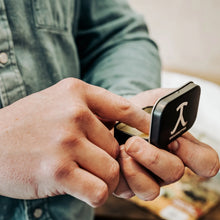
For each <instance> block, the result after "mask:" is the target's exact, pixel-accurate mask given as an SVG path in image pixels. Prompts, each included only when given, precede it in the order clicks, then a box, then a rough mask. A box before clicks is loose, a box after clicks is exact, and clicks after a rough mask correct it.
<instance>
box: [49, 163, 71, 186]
mask: <svg viewBox="0 0 220 220" xmlns="http://www.w3.org/2000/svg"><path fill="white" fill-rule="evenodd" d="M72 169H73V168H72V167H71V168H70V166H67V165H66V164H65V165H64V164H63V163H62V162H60V163H58V165H57V166H56V167H54V169H53V170H52V173H51V175H52V177H53V179H55V180H56V181H58V182H59V181H61V180H63V179H65V178H67V177H68V176H69V175H70V173H71V172H72Z"/></svg>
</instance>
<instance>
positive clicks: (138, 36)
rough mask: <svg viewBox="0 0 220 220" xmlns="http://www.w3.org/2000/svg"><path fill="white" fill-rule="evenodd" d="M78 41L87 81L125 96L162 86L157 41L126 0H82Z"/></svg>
mask: <svg viewBox="0 0 220 220" xmlns="http://www.w3.org/2000/svg"><path fill="white" fill-rule="evenodd" d="M76 41H77V45H78V52H79V58H80V61H81V77H82V79H83V80H85V81H86V82H88V83H90V84H94V85H97V86H101V87H103V88H106V89H108V90H110V91H111V92H113V93H116V94H119V95H121V96H125V97H130V96H133V95H135V94H137V93H139V92H141V91H144V90H148V89H152V88H155V87H160V71H161V62H160V58H159V53H158V48H157V45H156V44H155V43H154V42H153V41H152V39H151V38H150V37H149V33H148V29H147V27H146V24H145V22H144V20H143V18H142V16H140V15H138V14H136V13H135V12H134V11H132V10H131V8H130V7H129V5H128V4H127V2H126V1H124V0H111V1H109V0H92V1H91V0H81V7H80V17H79V26H78V33H77V38H76Z"/></svg>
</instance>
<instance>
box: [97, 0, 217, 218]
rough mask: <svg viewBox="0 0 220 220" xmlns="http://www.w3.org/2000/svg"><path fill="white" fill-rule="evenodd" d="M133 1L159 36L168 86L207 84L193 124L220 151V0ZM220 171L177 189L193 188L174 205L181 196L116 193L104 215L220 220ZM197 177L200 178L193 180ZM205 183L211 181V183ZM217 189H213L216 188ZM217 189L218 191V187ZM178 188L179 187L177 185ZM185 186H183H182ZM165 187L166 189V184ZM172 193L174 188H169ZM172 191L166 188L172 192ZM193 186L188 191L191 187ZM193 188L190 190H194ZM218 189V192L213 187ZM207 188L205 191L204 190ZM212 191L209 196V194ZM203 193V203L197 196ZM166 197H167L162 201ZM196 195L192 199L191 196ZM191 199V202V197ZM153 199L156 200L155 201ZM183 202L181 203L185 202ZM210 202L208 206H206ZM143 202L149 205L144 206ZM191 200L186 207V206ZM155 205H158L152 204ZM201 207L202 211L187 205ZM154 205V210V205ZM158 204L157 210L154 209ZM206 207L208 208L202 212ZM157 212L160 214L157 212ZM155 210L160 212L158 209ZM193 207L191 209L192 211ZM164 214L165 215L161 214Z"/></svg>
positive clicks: (198, 134) (101, 212)
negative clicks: (119, 195)
mask: <svg viewBox="0 0 220 220" xmlns="http://www.w3.org/2000/svg"><path fill="white" fill-rule="evenodd" d="M128 1H129V4H130V5H131V7H132V8H133V9H134V10H135V11H137V12H138V13H140V14H142V15H143V16H144V19H145V20H146V23H147V25H148V28H149V32H150V35H151V37H152V38H153V40H155V42H156V43H157V45H158V46H159V51H160V55H161V59H162V87H179V86H182V85H183V84H184V83H186V82H188V81H194V82H195V83H196V84H198V85H200V86H201V98H200V105H199V112H198V116H197V120H196V122H195V124H194V125H193V128H192V129H191V130H190V131H191V133H193V134H194V135H195V136H196V137H197V138H198V139H200V140H201V141H203V142H206V143H207V144H209V145H211V146H212V147H213V148H215V150H216V151H217V152H218V153H219V155H220V116H219V114H220V1H219V0H208V1H207V0H192V1H186V0H166V1H164V0H128ZM219 176H220V175H219V174H218V175H217V176H216V177H215V178H212V179H211V180H208V181H204V182H203V180H198V179H197V180H195V177H192V179H190V180H189V184H186V182H185V183H184V184H183V185H181V184H180V185H175V186H174V187H173V189H172V187H171V193H172V194H173V195H174V194H176V193H177V194H178V193H179V191H178V190H176V189H174V188H175V187H177V188H178V189H181V187H183V188H187V190H186V189H184V190H182V189H181V190H182V192H181V193H182V194H181V193H179V194H181V195H184V196H186V197H187V195H188V197H187V198H184V199H186V200H185V201H182V203H181V204H182V207H181V208H180V209H177V205H170V204H171V203H173V201H181V199H182V198H181V199H180V197H178V196H177V197H176V198H174V200H173V201H172V200H169V201H168V203H170V204H169V206H167V209H166V212H165V211H164V210H165V208H164V207H165V204H166V205H167V200H166V202H165V200H163V199H162V200H160V201H158V200H156V202H153V203H151V202H148V203H145V204H142V203H141V202H140V201H139V200H135V201H134V202H135V204H136V206H135V205H134V204H133V203H131V202H128V201H124V200H121V199H117V198H114V197H110V199H109V200H108V201H107V203H106V204H105V205H104V206H103V207H100V208H98V209H97V210H96V220H98V219H103V220H105V219H120V220H123V219H126V220H129V219H133V220H134V219H135V220H138V219H152V220H157V219H161V217H162V218H163V219H168V220H195V219H198V218H199V219H203V220H210V219H211V220H219V219H220V203H219V201H220V177H219ZM190 178H191V177H190ZM191 182H194V183H193V185H191ZM204 183H205V184H207V183H208V184H209V186H207V188H206V186H205V188H204ZM210 189H211V190H210ZM212 189H214V191H212ZM172 190H173V191H172ZM181 190H180V191H181ZM162 191H163V190H162ZM167 192H168V193H169V189H168V191H167ZM167 192H166V193H167ZM186 192H187V193H186ZM189 192H190V193H189ZM213 192H214V193H213ZM202 193H203V196H202ZM206 196H207V197H206ZM198 198H199V199H202V200H201V201H199V203H201V204H199V205H198V206H197V207H196V208H195V207H194V205H195V206H196V204H198V200H197V199H198ZM161 201H162V202H161ZM189 201H190V202H189ZM187 202H189V203H187ZM151 204H153V205H151ZM179 205H180V204H179ZM200 205H201V207H203V208H204V207H207V210H206V211H207V212H208V213H206V214H205V215H204V216H203V217H201V215H203V214H204V213H205V211H204V210H202V209H200ZM143 206H144V207H145V208H147V209H140V207H142V208H143ZM184 206H185V211H184V208H183V207H184ZM152 207H153V209H152ZM187 209H188V211H189V210H193V209H195V210H197V211H196V212H197V213H196V214H195V213H194V214H195V215H193V214H192V213H187V211H186V210H187ZM149 210H151V211H149ZM152 210H154V211H153V212H152ZM203 211H204V213H202V212H203ZM153 213H154V214H153ZM155 213H157V214H156V215H155ZM186 213H187V214H186ZM159 216H160V217H159Z"/></svg>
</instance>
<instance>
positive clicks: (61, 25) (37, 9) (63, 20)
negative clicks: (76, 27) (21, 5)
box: [32, 0, 74, 33]
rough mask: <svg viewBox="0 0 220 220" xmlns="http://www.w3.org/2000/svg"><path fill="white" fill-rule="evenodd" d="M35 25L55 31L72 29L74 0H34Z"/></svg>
mask: <svg viewBox="0 0 220 220" xmlns="http://www.w3.org/2000/svg"><path fill="white" fill-rule="evenodd" d="M32 5H33V15H34V21H35V26H36V27H37V28H39V29H44V30H48V31H53V32H60V33H63V32H68V31H71V25H72V22H73V20H72V19H73V16H74V0H32Z"/></svg>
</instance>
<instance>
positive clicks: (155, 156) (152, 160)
mask: <svg viewBox="0 0 220 220" xmlns="http://www.w3.org/2000/svg"><path fill="white" fill-rule="evenodd" d="M159 161H160V154H159V151H157V150H154V151H153V152H152V153H151V154H150V156H149V158H148V160H147V161H146V166H147V168H148V169H151V168H152V167H155V166H156V165H157V164H158V163H159Z"/></svg>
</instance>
